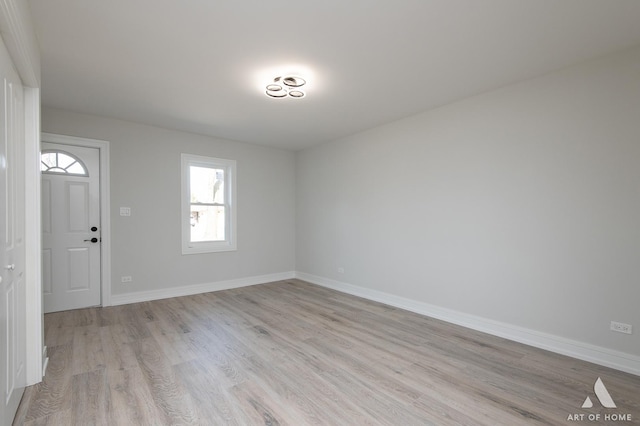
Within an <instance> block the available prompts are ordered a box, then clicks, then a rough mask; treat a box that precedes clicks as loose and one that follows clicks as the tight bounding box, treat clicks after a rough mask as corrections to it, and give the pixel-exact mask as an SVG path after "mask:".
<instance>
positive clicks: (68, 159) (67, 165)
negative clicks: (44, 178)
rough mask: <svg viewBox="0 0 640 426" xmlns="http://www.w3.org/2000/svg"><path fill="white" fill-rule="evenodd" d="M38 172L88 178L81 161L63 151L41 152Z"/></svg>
mask: <svg viewBox="0 0 640 426" xmlns="http://www.w3.org/2000/svg"><path fill="white" fill-rule="evenodd" d="M40 171H41V172H42V173H59V174H68V175H75V176H89V172H88V171H87V168H86V167H85V165H84V164H83V163H82V160H80V159H79V158H78V157H76V156H75V155H73V154H69V153H68V152H64V151H52V150H45V151H42V154H40Z"/></svg>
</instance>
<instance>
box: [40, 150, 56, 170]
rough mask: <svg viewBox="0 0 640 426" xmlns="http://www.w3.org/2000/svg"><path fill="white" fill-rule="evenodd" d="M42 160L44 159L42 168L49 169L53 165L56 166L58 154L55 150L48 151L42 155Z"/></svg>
mask: <svg viewBox="0 0 640 426" xmlns="http://www.w3.org/2000/svg"><path fill="white" fill-rule="evenodd" d="M40 161H42V163H41V166H40V170H47V169H49V168H51V167H55V166H56V154H55V153H53V152H46V153H44V154H42V156H40Z"/></svg>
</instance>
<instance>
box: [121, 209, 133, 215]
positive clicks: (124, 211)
mask: <svg viewBox="0 0 640 426" xmlns="http://www.w3.org/2000/svg"><path fill="white" fill-rule="evenodd" d="M120 216H131V207H120Z"/></svg>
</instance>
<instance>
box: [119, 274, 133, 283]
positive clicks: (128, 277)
mask: <svg viewBox="0 0 640 426" xmlns="http://www.w3.org/2000/svg"><path fill="white" fill-rule="evenodd" d="M120 281H121V282H123V283H130V282H131V281H133V278H131V275H126V276H123V277H120Z"/></svg>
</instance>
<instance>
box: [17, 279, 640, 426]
mask: <svg viewBox="0 0 640 426" xmlns="http://www.w3.org/2000/svg"><path fill="white" fill-rule="evenodd" d="M44 330H45V342H46V344H47V345H48V346H49V357H50V360H49V368H48V371H47V376H46V377H45V380H44V382H42V383H40V384H38V385H35V386H32V387H30V388H28V389H27V390H26V392H25V396H24V397H23V401H22V403H21V406H20V407H19V410H18V417H17V418H16V423H15V424H20V425H22V424H25V425H45V424H49V425H65V426H66V425H74V424H78V425H88V424H108V425H127V426H128V425H154V426H156V425H172V424H180V425H190V424H194V425H195V424H200V425H218V424H220V425H258V424H267V425H295V426H301V425H312V424H320V425H325V424H328V425H400V424H401V425H438V426H441V425H491V426H493V425H509V426H514V425H549V424H551V425H565V424H567V423H568V422H569V423H571V421H570V420H568V416H569V415H570V414H574V413H578V414H585V415H588V414H593V415H596V414H599V415H601V416H604V415H605V414H607V413H609V414H610V413H616V414H624V415H625V416H631V421H630V422H619V421H618V422H615V421H610V422H608V423H607V422H600V424H639V423H640V377H639V376H634V375H631V374H626V373H623V372H620V371H617V370H612V369H610V368H606V367H602V366H598V365H595V364H590V363H588V362H584V361H579V360H576V359H572V358H569V357H565V356H562V355H558V354H554V353H549V352H547V351H544V350H541V349H537V348H532V347H528V346H525V345H522V344H519V343H515V342H512V341H508V340H505V339H502V338H499V337H496V336H490V335H486V334H483V333H481V332H478V331H474V330H469V329H465V328H463V327H459V326H456V325H453V324H449V323H446V322H443V321H439V320H436V319H433V318H428V317H424V316H422V315H417V314H414V313H411V312H407V311H404V310H402V309H398V308H395V307H391V306H387V305H384V304H381V303H376V302H371V301H368V300H365V299H362V298H358V297H355V296H350V295H347V294H342V293H338V292H336V291H333V290H330V289H327V288H322V287H318V286H315V285H311V284H308V283H305V282H302V281H299V280H286V281H280V282H275V283H269V284H264V285H259V286H252V287H244V288H238V289H233V290H225V291H220V292H215V293H207V294H198V295H193V296H187V297H181V298H173V299H165V300H157V301H152V302H144V303H136V304H131V305H126V306H118V307H111V308H88V309H82V310H78V311H68V312H58V313H54V314H47V315H46V316H45V329H44ZM598 377H600V378H601V380H603V382H604V383H605V384H606V387H607V390H608V391H609V393H610V394H611V396H612V398H613V399H614V401H615V403H616V404H617V408H616V409H615V410H614V411H611V410H612V409H607V408H603V407H602V406H601V404H599V401H598V398H597V396H596V395H595V394H594V383H595V381H596V380H597V378H598ZM587 396H589V397H590V398H591V399H592V400H593V401H594V407H593V408H591V409H582V403H583V401H584V400H585V398H586V397H587ZM591 424H593V422H592V423H591Z"/></svg>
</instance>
